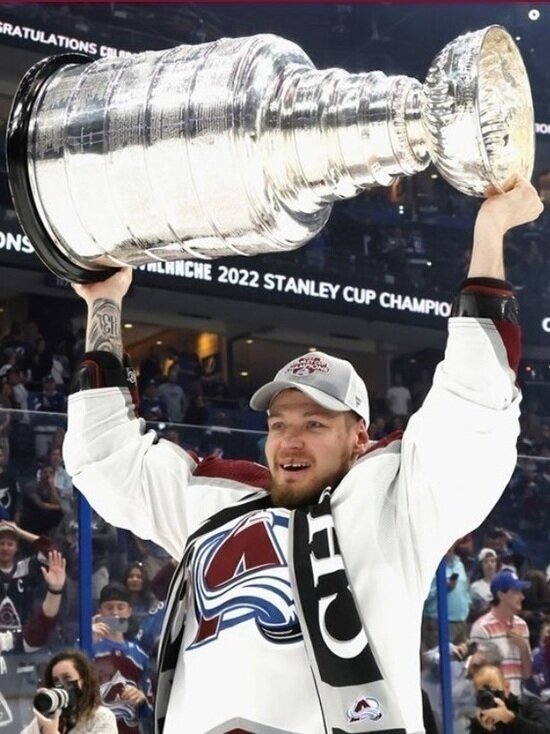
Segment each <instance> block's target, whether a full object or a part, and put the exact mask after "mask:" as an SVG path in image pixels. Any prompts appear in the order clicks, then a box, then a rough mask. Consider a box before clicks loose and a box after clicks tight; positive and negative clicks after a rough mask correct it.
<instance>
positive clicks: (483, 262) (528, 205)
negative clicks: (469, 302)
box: [468, 176, 543, 280]
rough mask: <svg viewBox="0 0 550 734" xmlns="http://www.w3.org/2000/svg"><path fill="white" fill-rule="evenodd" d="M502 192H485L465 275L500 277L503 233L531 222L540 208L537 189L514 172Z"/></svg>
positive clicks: (502, 275)
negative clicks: (486, 195) (514, 175)
mask: <svg viewBox="0 0 550 734" xmlns="http://www.w3.org/2000/svg"><path fill="white" fill-rule="evenodd" d="M504 189H505V193H498V192H497V191H496V190H495V189H492V190H491V191H489V192H488V198H487V199H485V201H484V202H483V204H482V205H481V207H480V209H479V212H478V214H477V218H476V223H475V227H474V237H473V246H472V256H471V259H470V268H469V271H468V278H498V279H501V280H503V279H504V278H505V277H506V276H505V269H504V255H503V251H504V235H505V233H506V232H507V231H508V230H509V229H512V228H513V227H517V226H519V225H520V224H525V223H526V222H531V221H533V220H534V219H536V218H537V217H538V216H539V214H540V213H541V212H542V210H543V204H542V201H541V200H540V198H539V195H538V193H537V191H536V189H535V188H534V187H533V186H532V185H531V184H530V183H529V181H527V180H526V179H524V178H521V177H519V176H516V177H514V178H511V179H510V180H509V181H507V183H506V184H505V185H504Z"/></svg>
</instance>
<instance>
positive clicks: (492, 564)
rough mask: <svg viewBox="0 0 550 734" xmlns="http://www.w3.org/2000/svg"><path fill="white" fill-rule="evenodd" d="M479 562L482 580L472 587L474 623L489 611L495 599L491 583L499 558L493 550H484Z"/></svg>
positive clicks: (474, 583) (474, 582)
mask: <svg viewBox="0 0 550 734" xmlns="http://www.w3.org/2000/svg"><path fill="white" fill-rule="evenodd" d="M477 560H478V561H479V570H480V572H481V578H478V579H476V580H475V581H473V582H472V584H471V585H470V594H471V596H472V621H473V620H474V619H476V618H477V617H479V616H480V615H481V614H484V613H485V612H486V611H488V610H489V609H488V608H489V604H490V603H491V600H492V598H493V594H492V593H491V581H492V580H493V578H494V576H495V574H496V572H497V569H498V556H497V552H496V551H495V550H494V549H493V548H482V549H481V550H480V551H479V553H478V555H477Z"/></svg>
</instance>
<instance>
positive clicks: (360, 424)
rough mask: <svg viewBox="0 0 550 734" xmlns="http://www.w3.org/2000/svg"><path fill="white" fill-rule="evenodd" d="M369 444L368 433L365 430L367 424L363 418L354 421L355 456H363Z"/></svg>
mask: <svg viewBox="0 0 550 734" xmlns="http://www.w3.org/2000/svg"><path fill="white" fill-rule="evenodd" d="M368 445H369V433H368V430H367V424H366V423H365V421H364V419H363V418H361V419H360V420H358V421H356V423H355V451H354V453H355V455H356V456H357V457H359V456H363V454H364V453H365V452H366V450H367V448H368Z"/></svg>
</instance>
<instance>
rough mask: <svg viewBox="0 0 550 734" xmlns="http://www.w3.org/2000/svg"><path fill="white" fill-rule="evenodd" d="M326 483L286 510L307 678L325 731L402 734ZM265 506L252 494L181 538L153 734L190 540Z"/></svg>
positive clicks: (167, 679)
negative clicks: (310, 501) (313, 496)
mask: <svg viewBox="0 0 550 734" xmlns="http://www.w3.org/2000/svg"><path fill="white" fill-rule="evenodd" d="M331 494H332V491H331V489H330V488H328V489H326V490H325V491H324V492H323V493H322V494H321V497H320V498H319V502H318V504H316V505H311V506H310V507H308V508H306V509H298V510H294V511H293V512H292V517H291V523H290V534H291V543H290V548H291V553H290V558H289V566H290V577H291V584H292V588H293V591H294V600H295V605H296V611H297V614H298V618H299V621H300V627H301V630H302V634H303V636H304V643H305V647H306V651H307V655H308V658H309V662H310V666H311V669H312V672H313V676H314V679H315V686H316V690H317V695H318V697H319V706H320V709H321V712H322V716H323V721H324V727H325V733H326V734H348V733H349V734H353V733H355V732H357V733H359V734H361V733H362V732H377V733H379V734H382V733H384V734H404V732H405V727H404V724H403V720H402V717H401V714H400V711H399V707H398V705H397V701H396V696H395V694H394V693H392V692H391V691H390V690H389V687H388V685H387V684H386V682H385V681H384V679H383V677H382V674H381V672H380V668H379V667H378V664H377V662H376V660H375V657H374V654H373V651H372V649H371V645H370V644H369V641H368V637H367V633H366V630H365V627H364V625H363V623H362V621H361V617H360V614H359V611H358V609H357V605H356V602H355V599H354V596H353V591H352V590H351V587H350V584H349V580H348V577H347V573H346V569H345V566H344V561H343V558H342V556H341V553H340V549H339V545H338V538H337V536H336V529H335V527H334V521H333V517H332V511H331ZM270 506H271V500H270V497H269V495H267V496H265V495H264V496H261V497H260V498H258V496H257V494H254V495H253V496H252V497H248V498H245V499H244V500H242V501H241V502H239V503H238V504H236V505H233V506H231V507H228V508H226V509H224V510H222V511H221V512H218V513H217V514H216V515H214V516H213V517H211V518H210V519H209V520H208V521H207V522H206V523H205V524H204V525H202V526H201V527H200V528H199V530H197V532H196V533H194V534H193V535H192V536H191V537H190V538H189V540H188V542H187V546H186V550H185V553H184V556H183V559H182V561H181V563H180V564H179V566H178V568H177V570H176V572H175V573H174V577H173V579H172V583H171V585H170V589H169V591H168V600H167V610H166V617H165V622H164V627H163V633H162V638H161V644H160V646H159V658H158V682H157V692H156V702H155V730H156V734H163V728H164V722H165V717H166V712H167V709H168V701H169V697H170V691H171V687H172V683H173V680H174V675H175V670H176V666H177V663H178V658H179V656H180V654H181V646H182V643H183V633H184V623H185V610H186V606H187V601H188V599H187V596H188V589H189V569H190V565H191V561H192V556H193V550H194V545H195V541H196V540H197V538H199V537H200V536H202V535H204V534H206V533H209V532H211V531H212V530H215V529H216V528H218V527H221V526H222V525H224V524H225V523H227V522H230V521H231V520H233V519H236V518H238V517H241V516H244V515H246V514H248V513H250V512H254V511H255V510H262V509H266V508H269V507H270Z"/></svg>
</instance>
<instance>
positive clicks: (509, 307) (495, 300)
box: [451, 290, 519, 324]
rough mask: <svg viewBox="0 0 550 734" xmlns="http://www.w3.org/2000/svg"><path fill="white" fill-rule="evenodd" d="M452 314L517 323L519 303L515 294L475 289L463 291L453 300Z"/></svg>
mask: <svg viewBox="0 0 550 734" xmlns="http://www.w3.org/2000/svg"><path fill="white" fill-rule="evenodd" d="M451 316H470V317H473V318H481V319H492V320H493V321H507V322H509V323H511V324H517V323H518V316H519V305H518V301H517V298H516V297H515V296H514V295H513V294H510V295H501V294H500V293H495V294H494V295H492V294H491V293H476V291H474V290H472V291H461V292H460V293H459V294H458V295H457V296H456V298H455V299H454V301H453V307H452V309H451Z"/></svg>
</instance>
